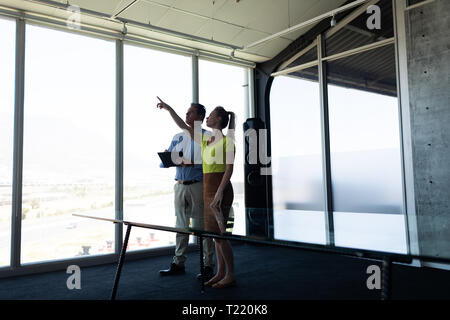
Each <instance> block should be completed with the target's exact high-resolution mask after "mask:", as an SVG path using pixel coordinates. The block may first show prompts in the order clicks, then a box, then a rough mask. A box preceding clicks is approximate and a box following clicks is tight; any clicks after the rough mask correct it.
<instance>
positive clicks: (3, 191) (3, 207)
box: [0, 19, 15, 266]
mask: <svg viewBox="0 0 450 320" xmlns="http://www.w3.org/2000/svg"><path fill="white" fill-rule="evenodd" d="M0 38H1V39H2V49H1V50H0V70H1V72H0V266H5V265H9V260H10V244H11V200H12V187H11V186H12V159H13V123H14V61H15V59H14V53H15V23H14V21H10V20H3V19H0Z"/></svg>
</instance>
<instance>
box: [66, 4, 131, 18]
mask: <svg viewBox="0 0 450 320" xmlns="http://www.w3.org/2000/svg"><path fill="white" fill-rule="evenodd" d="M61 2H63V3H67V1H61ZM130 2H132V0H96V1H92V0H71V1H69V3H70V4H71V5H77V6H79V7H80V8H83V9H89V10H92V11H97V12H102V13H106V14H108V15H112V14H114V12H115V10H116V8H117V9H118V8H123V7H125V6H126V5H127V4H128V3H130Z"/></svg>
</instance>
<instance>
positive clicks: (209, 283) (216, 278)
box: [205, 273, 224, 287]
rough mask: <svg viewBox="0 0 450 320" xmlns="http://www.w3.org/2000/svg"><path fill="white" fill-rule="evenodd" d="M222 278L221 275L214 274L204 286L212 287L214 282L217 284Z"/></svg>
mask: <svg viewBox="0 0 450 320" xmlns="http://www.w3.org/2000/svg"><path fill="white" fill-rule="evenodd" d="M223 277H224V275H223V274H218V273H217V274H216V275H215V276H214V277H212V278H211V279H209V281H208V282H205V286H207V287H208V286H212V285H214V284H215V283H216V282H219V281H220V280H221V279H222V278H223Z"/></svg>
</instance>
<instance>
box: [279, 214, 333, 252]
mask: <svg viewBox="0 0 450 320" xmlns="http://www.w3.org/2000/svg"><path fill="white" fill-rule="evenodd" d="M324 226H325V216H324V215H323V214H318V213H317V211H305V210H274V213H273V232H274V239H276V240H286V241H295V242H306V243H315V244H326V232H325V227H324Z"/></svg>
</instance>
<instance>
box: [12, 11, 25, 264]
mask: <svg viewBox="0 0 450 320" xmlns="http://www.w3.org/2000/svg"><path fill="white" fill-rule="evenodd" d="M24 82H25V21H24V20H23V19H17V20H16V60H15V98H14V147H13V181H12V208H11V211H12V212H11V214H12V217H11V256H10V258H11V260H10V263H11V268H12V269H15V268H18V267H20V252H21V228H22V178H23V123H24V91H25V90H24Z"/></svg>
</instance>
